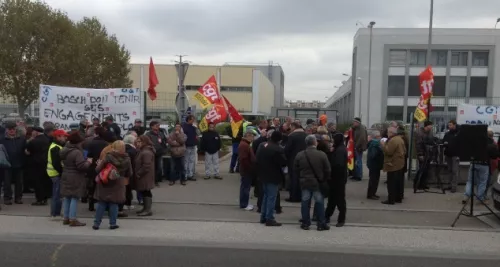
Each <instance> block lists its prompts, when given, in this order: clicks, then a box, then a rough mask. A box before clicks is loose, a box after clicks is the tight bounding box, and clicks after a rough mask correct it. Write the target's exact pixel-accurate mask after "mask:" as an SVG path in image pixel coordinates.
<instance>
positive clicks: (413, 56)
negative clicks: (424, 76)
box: [410, 51, 427, 66]
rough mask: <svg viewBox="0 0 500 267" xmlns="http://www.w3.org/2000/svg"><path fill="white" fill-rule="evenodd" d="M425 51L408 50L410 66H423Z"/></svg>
mask: <svg viewBox="0 0 500 267" xmlns="http://www.w3.org/2000/svg"><path fill="white" fill-rule="evenodd" d="M426 54H427V53H426V52H425V51H411V52H410V65H412V66H425V57H426Z"/></svg>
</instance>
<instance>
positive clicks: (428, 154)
mask: <svg viewBox="0 0 500 267" xmlns="http://www.w3.org/2000/svg"><path fill="white" fill-rule="evenodd" d="M432 125H433V123H432V122H431V121H425V122H424V127H422V128H420V129H419V131H418V132H417V135H416V150H417V158H418V167H419V172H421V175H420V181H419V184H418V189H420V190H427V189H429V187H428V186H427V178H428V173H429V165H430V162H431V159H432V150H433V147H434V145H435V144H436V143H435V141H434V138H433V136H432Z"/></svg>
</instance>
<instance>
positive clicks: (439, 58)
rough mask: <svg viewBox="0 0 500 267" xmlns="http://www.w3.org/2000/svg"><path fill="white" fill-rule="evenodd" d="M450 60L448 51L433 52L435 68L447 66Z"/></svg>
mask: <svg viewBox="0 0 500 267" xmlns="http://www.w3.org/2000/svg"><path fill="white" fill-rule="evenodd" d="M447 59H448V51H446V50H437V51H432V65H433V66H446V65H447V62H446V61H447Z"/></svg>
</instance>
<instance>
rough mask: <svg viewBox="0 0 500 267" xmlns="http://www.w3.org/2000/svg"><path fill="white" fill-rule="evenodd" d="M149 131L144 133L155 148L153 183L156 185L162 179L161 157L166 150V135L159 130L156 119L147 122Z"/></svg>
mask: <svg viewBox="0 0 500 267" xmlns="http://www.w3.org/2000/svg"><path fill="white" fill-rule="evenodd" d="M149 128H150V130H149V132H148V133H147V134H146V135H147V136H148V137H149V138H150V139H151V142H152V143H153V147H154V149H155V151H156V152H155V169H156V175H155V183H156V186H159V183H160V182H161V181H162V180H163V177H162V170H161V164H162V162H161V161H162V157H163V155H165V152H166V150H167V137H166V136H165V135H164V134H163V132H162V131H161V130H160V123H159V122H157V121H152V122H150V123H149Z"/></svg>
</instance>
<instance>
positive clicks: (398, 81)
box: [387, 76, 405, 96]
mask: <svg viewBox="0 0 500 267" xmlns="http://www.w3.org/2000/svg"><path fill="white" fill-rule="evenodd" d="M387 95H388V96H404V95H405V76H389V80H388V85H387Z"/></svg>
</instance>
